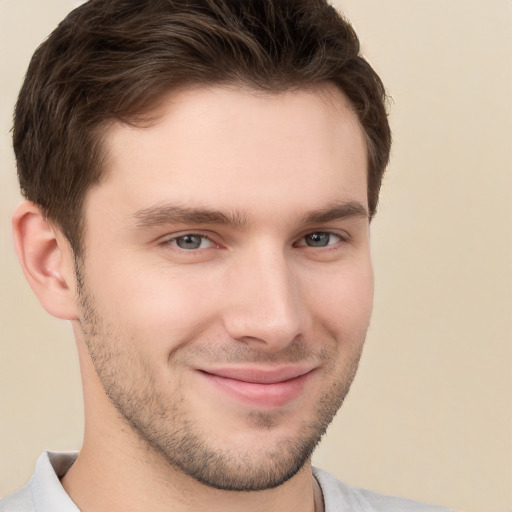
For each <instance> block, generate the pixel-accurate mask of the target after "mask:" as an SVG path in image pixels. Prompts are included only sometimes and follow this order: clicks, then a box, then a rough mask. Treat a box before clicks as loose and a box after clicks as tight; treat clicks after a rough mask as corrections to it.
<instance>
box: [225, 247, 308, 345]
mask: <svg viewBox="0 0 512 512" xmlns="http://www.w3.org/2000/svg"><path fill="white" fill-rule="evenodd" d="M292 267H293V265H291V263H290V261H289V258H287V257H286V254H285V253H284V252H283V251H278V250H273V249H268V248H267V249H265V248H261V249H260V250H259V251H253V252H252V255H251V257H247V258H239V261H238V262H237V264H236V265H234V268H232V269H231V274H230V279H229V284H230V286H229V290H230V291H229V301H228V306H227V307H226V308H225V311H224V314H223V317H224V327H225V329H226V331H227V332H228V334H229V335H230V336H231V337H232V338H234V339H237V340H239V341H244V342H246V343H250V344H252V345H253V346H255V347H256V346H257V347H258V349H259V350H263V351H266V352H278V351H280V350H283V349H285V348H286V347H287V346H288V345H290V344H291V343H292V342H293V341H294V340H295V339H297V337H299V336H300V335H304V334H305V332H306V331H307V329H308V326H309V323H310V319H309V318H310V317H309V314H308V311H307V307H306V305H305V302H304V300H303V296H302V293H301V283H300V280H299V278H298V276H297V275H296V274H295V273H294V271H293V268H292Z"/></svg>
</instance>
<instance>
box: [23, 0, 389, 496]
mask: <svg viewBox="0 0 512 512" xmlns="http://www.w3.org/2000/svg"><path fill="white" fill-rule="evenodd" d="M14 144H15V150H16V155H17V158H18V165H19V175H20V182H21V186H22V190H23V192H24V193H25V195H26V197H27V198H28V199H29V200H30V201H32V203H33V204H35V205H36V207H35V208H37V210H38V211H39V212H40V215H39V217H37V216H34V215H32V216H27V215H25V216H22V215H18V217H17V221H16V222H15V226H17V228H16V229H17V232H18V237H17V239H18V244H17V245H18V252H19V253H20V254H22V256H21V259H22V262H25V263H24V268H25V273H26V274H27V275H29V276H31V277H29V280H31V284H32V286H33V288H34V289H36V292H37V293H38V295H39V296H40V298H41V301H42V302H43V304H44V305H45V304H49V303H51V304H52V306H49V307H47V309H49V310H51V311H52V312H53V313H54V314H56V315H57V316H61V317H63V318H68V319H70V320H71V321H72V322H73V325H74V329H75V335H76V338H77V343H78V346H79V353H80V357H81V369H82V373H83V374H84V387H85V388H86V389H85V397H86V420H87V417H88V416H89V418H91V417H92V416H94V415H95V417H94V421H90V424H91V425H93V426H92V427H91V429H90V430H92V431H94V428H95V426H94V425H99V424H103V425H104V428H103V431H104V429H105V428H107V427H105V425H108V426H109V428H111V429H113V431H114V432H115V431H116V428H117V429H118V431H119V435H118V436H117V438H118V439H121V438H123V439H125V446H124V447H123V449H127V446H128V445H130V446H131V445H133V444H136V442H135V440H137V442H138V443H142V446H144V447H146V448H147V449H148V451H149V452H151V453H152V454H153V455H155V457H156V458H157V459H158V460H160V461H161V462H162V464H167V465H168V467H172V468H174V469H175V470H178V471H180V472H181V473H182V474H185V475H188V476H189V477H192V478H193V479H194V480H196V481H198V482H201V483H203V484H206V485H209V486H211V487H217V488H220V489H229V490H238V491H241V490H246V491H247V490H262V489H266V488H270V487H275V486H278V485H280V484H282V483H283V482H285V481H286V480H287V479H289V478H291V477H292V476H294V475H295V474H296V473H297V472H298V471H299V470H300V469H301V468H302V467H303V466H304V464H305V462H306V461H307V460H308V459H309V457H310V455H311V452H312V450H313V449H314V447H315V445H316V443H317V442H318V441H319V439H320V437H321V436H322V434H323V433H324V432H325V429H326V428H327V425H328V424H329V423H330V421H331V420H332V418H333V416H334V414H335V413H336V411H337V410H338V408H339V406H340V405H341V403H342V401H343V398H344V396H345V395H346V393H347V392H348V389H349V387H350V384H351V382H352V379H353V377H354V374H355V371H356V368H357V364H358V361H359V357H360V354H361V350H362V346H363V342H364V338H365V334H366V329H367V326H368V322H369V317H370V312H371V302H372V270H371V262H370V254H369V241H368V224H369V221H370V219H371V217H372V216H373V214H374V213H375V209H376V205H377V198H378V192H379V188H380V183H381V178H382V173H383V171H384V167H385V165H386V163H387V160H388V156H389V146H390V134H389V127H388V124H387V118H386V111H385V106H384V89H383V87H382V84H381V82H380V80H379V78H378V77H377V75H376V74H375V72H374V71H373V70H372V69H371V67H370V66H369V65H368V63H367V62H366V61H365V60H364V59H363V58H362V57H361V56H359V46H358V41H357V37H356V35H355V34H354V32H353V30H352V29H351V27H350V26H349V25H348V23H347V22H346V21H345V20H343V19H342V18H341V17H340V16H339V15H338V14H337V13H336V12H335V11H334V9H332V8H331V7H330V6H328V5H327V4H326V3H325V2H323V1H316V0H315V1H311V0H305V1H303V2H301V1H284V0H283V1H279V2H277V1H275V2H267V1H251V0H249V1H246V2H238V1H228V0H219V1H213V0H204V1H182V2H181V1H171V0H168V1H164V0H153V1H151V0H149V1H147V2H141V1H135V0H119V1H113V0H103V1H100V0H92V1H90V2H88V3H87V4H85V5H83V6H82V7H80V8H78V9H76V10H75V11H73V12H72V13H71V14H70V15H69V16H68V18H66V20H64V22H62V24H61V25H60V26H59V27H58V28H57V29H56V31H55V32H54V33H53V34H52V35H51V36H50V38H49V39H48V40H47V41H46V42H45V43H43V45H42V46H41V47H40V48H39V49H38V51H37V52H36V54H35V56H34V59H33V61H32V63H31V65H30V68H29V71H28V74H27V78H26V81H25V84H24V86H23V89H22V91H21V94H20V98H19V101H18V105H17V109H16V120H15V129H14ZM32 211H34V210H32ZM45 222H46V223H47V224H48V226H51V228H52V229H48V230H46V231H45V230H44V227H41V226H43V225H44V223H45ZM41 232H44V236H41V235H38V244H39V250H33V251H32V252H30V251H29V250H27V249H26V247H27V246H28V245H29V244H30V239H31V237H32V238H33V239H35V238H37V237H35V236H32V234H33V233H41ZM54 232H55V233H56V234H55V235H52V233H54ZM52 236H54V237H55V241H53V239H52ZM64 246H69V251H68V252H66V250H65V249H63V247H64ZM23 247H25V249H23ZM20 248H21V249H20ZM37 254H39V264H31V261H35V260H37V258H36V257H34V255H37ZM41 262H42V263H41ZM34 268H38V269H39V270H38V271H39V274H38V275H36V274H37V272H34V271H33V269H34ZM34 276H35V277H34ZM41 276H42V277H41ZM55 297H59V299H58V300H56V299H55ZM52 301H53V302H52ZM59 301H60V302H59ZM88 404H89V406H88ZM88 410H89V413H88V412H87V411H88ZM126 425H128V426H129V427H130V428H129V429H128V430H127V429H125V428H122V426H126ZM86 432H87V429H86ZM126 432H128V433H126Z"/></svg>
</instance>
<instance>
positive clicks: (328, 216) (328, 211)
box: [133, 201, 369, 229]
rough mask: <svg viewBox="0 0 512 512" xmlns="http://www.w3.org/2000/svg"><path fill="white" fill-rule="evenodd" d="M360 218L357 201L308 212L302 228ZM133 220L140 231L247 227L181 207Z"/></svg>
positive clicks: (240, 218)
mask: <svg viewBox="0 0 512 512" xmlns="http://www.w3.org/2000/svg"><path fill="white" fill-rule="evenodd" d="M351 217H360V218H364V219H368V218H369V215H368V210H367V209H366V208H365V207H364V206H363V205H362V204H361V203H359V202H357V201H349V202H343V201H340V202H336V203H333V204H331V205H329V206H327V207H326V208H322V209H319V210H313V211H311V212H308V213H307V214H306V215H304V217H303V218H302V224H304V225H307V224H319V223H324V222H331V221H334V220H339V219H344V218H351ZM133 218H134V220H135V228H138V229H144V228H151V227H155V226H160V225H165V224H210V225H225V226H231V227H233V228H236V229H243V228H244V227H246V226H247V224H248V220H247V216H246V215H245V214H244V213H243V212H239V211H234V212H223V211H220V210H213V209H209V208H191V207H187V206H182V205H155V206H150V207H149V208H144V209H142V210H138V211H137V212H136V213H135V214H134V215H133Z"/></svg>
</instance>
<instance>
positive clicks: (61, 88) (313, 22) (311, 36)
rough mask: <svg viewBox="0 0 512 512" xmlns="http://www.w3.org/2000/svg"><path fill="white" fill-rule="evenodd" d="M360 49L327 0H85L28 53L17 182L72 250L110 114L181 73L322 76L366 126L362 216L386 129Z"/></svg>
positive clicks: (256, 79)
mask: <svg viewBox="0 0 512 512" xmlns="http://www.w3.org/2000/svg"><path fill="white" fill-rule="evenodd" d="M359 51H360V48H359V40H358V38H357V35H356V34H355V32H354V30H353V29H352V27H351V26H350V24H349V23H348V22H347V21H346V20H345V19H344V18H343V17H342V16H341V15H340V14H339V13H338V12H336V10H335V9H334V8H333V7H332V6H330V5H329V4H328V3H327V1H326V0H90V1H89V2H87V3H85V4H83V5H81V6H80V7H78V8H77V9H75V10H74V11H72V12H71V13H70V14H69V15H68V16H67V17H66V18H65V19H64V20H63V21H62V22H61V23H60V24H59V26H58V27H57V28H56V29H55V30H54V31H53V33H52V34H51V35H50V36H49V37H48V39H47V40H46V41H45V42H43V44H41V46H40V47H39V48H38V49H37V51H36V52H35V54H34V56H33V58H32V61H31V62H30V66H29V68H28V71H27V75H26V78H25V81H24V84H23V87H22V89H21V92H20V95H19V98H18V102H17V105H16V110H15V119H14V130H13V131H14V135H13V141H14V150H15V153H16V158H17V165H18V175H19V180H20V186H21V190H22V193H23V194H24V196H25V197H26V198H27V199H29V200H31V201H33V202H34V203H36V204H37V205H39V206H40V208H41V209H42V211H43V212H44V214H45V215H46V216H47V217H48V219H49V220H51V221H52V222H54V223H55V224H56V225H57V226H58V227H59V228H60V229H61V230H62V232H63V233H64V234H65V235H66V237H67V238H68V240H69V241H70V243H71V246H72V247H73V249H74V251H75V253H76V254H80V252H81V249H82V247H81V245H82V243H81V241H82V231H83V227H84V225H83V224H84V223H83V220H82V207H83V201H84V197H85V195H86V192H87V190H88V189H89V187H90V186H91V185H92V184H93V183H96V182H98V181H99V179H100V177H101V173H102V162H101V158H102V155H103V152H102V145H101V139H102V134H103V132H104V129H105V127H106V126H107V125H108V123H109V122H111V121H112V120H118V121H121V122H124V123H130V124H136V123H137V122H138V121H139V120H140V119H141V116H144V114H145V113H147V112H148V110H149V109H150V108H151V105H154V104H155V101H157V100H158V99H159V98H161V97H162V96H163V94H165V93H167V92H169V91H170V90H172V89H173V88H176V87H181V86H187V85H192V84H203V85H208V84H224V83H239V84H243V85H248V86H250V87H252V88H255V89H258V90H264V91H271V92H280V91H285V90H288V89H294V88H300V87H309V86H312V85H315V84H321V83H325V82H331V83H334V84H336V85H337V86H338V87H339V88H340V89H341V90H342V91H343V92H344V93H345V95H346V96H347V97H348V99H349V100H350V102H351V104H352V107H353V109H354V111H355V112H356V114H357V116H358V118H359V121H360V123H361V126H362V128H363V130H364V132H365V135H366V141H367V150H368V204H369V209H370V215H371V216H373V215H374V213H375V210H376V206H377V201H378V196H379V190H380V185H381V181H382V175H383V173H384V169H385V167H386V165H387V163H388V159H389V152H390V145H391V134H390V129H389V125H388V120H387V112H386V95H385V90H384V87H383V84H382V82H381V80H380V78H379V77H378V75H377V74H376V73H375V71H374V70H373V69H372V67H371V66H370V65H369V64H368V62H367V61H366V60H365V59H364V58H363V57H361V55H360V54H359Z"/></svg>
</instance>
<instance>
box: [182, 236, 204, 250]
mask: <svg viewBox="0 0 512 512" xmlns="http://www.w3.org/2000/svg"><path fill="white" fill-rule="evenodd" d="M176 244H177V245H178V247H180V248H181V249H198V248H199V247H200V245H201V237H200V236H199V235H185V236H180V237H179V238H177V239H176Z"/></svg>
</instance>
